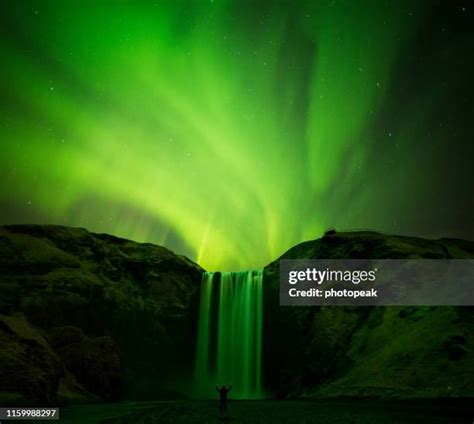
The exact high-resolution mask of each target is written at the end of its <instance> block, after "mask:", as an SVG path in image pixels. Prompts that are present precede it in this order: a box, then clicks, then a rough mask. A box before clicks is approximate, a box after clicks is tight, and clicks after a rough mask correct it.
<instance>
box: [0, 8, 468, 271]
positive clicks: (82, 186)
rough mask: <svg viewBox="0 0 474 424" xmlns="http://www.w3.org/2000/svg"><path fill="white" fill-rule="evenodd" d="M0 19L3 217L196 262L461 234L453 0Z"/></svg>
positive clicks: (458, 27)
mask: <svg viewBox="0 0 474 424" xmlns="http://www.w3.org/2000/svg"><path fill="white" fill-rule="evenodd" d="M356 3H357V4H356ZM0 11H1V17H0V19H1V21H2V22H1V29H0V32H1V38H0V49H1V54H2V67H1V71H0V75H1V78H0V87H1V88H0V92H1V98H2V101H1V105H0V138H1V146H2V153H1V156H0V176H1V179H2V185H1V187H0V209H1V210H0V223H2V224H10V223H47V224H63V225H71V226H82V227H86V228H88V229H89V230H91V231H95V232H107V233H111V234H114V235H117V236H121V237H126V238H130V239H133V240H137V241H147V242H153V243H157V244H163V245H165V246H167V247H169V248H170V249H172V250H175V251H176V252H178V253H183V254H186V255H188V256H189V257H190V258H191V259H193V260H196V261H197V262H199V263H200V264H201V265H202V266H203V267H204V268H206V269H208V270H238V269H246V268H251V267H261V266H263V265H265V264H267V263H268V262H270V261H271V260H274V259H276V258H277V257H278V256H279V255H280V254H281V253H282V252H283V251H285V250H286V249H288V248H289V247H291V246H293V245H295V244H296V243H299V242H301V241H303V240H308V239H314V238H316V237H319V236H320V235H321V234H322V232H323V231H324V230H325V229H326V228H328V227H335V228H337V229H341V230H342V229H360V228H364V229H365V228H370V229H375V230H379V231H384V232H389V233H401V234H411V235H421V236H425V237H441V236H446V237H461V238H474V227H473V223H472V216H473V215H474V200H473V199H474V196H473V193H472V171H471V169H470V166H471V162H472V157H473V153H474V152H473V143H472V134H473V128H472V117H473V99H474V98H473V90H472V75H474V65H473V59H472V56H473V54H472V52H473V46H474V37H473V34H474V33H473V30H472V28H473V25H472V24H473V6H472V4H471V3H470V2H450V1H446V2H438V3H435V2H414V1H375V0H373V1H372V0H368V1H364V2H360V3H359V2H353V1H337V0H334V1H320V2H319V1H313V2H306V1H295V2H285V1H279V0H275V1H262V2H257V1H255V2H253V1H220V0H214V1H212V0H211V1H171V0H170V1H94V2H92V1H91V2H88V1H5V2H2V5H1V6H0Z"/></svg>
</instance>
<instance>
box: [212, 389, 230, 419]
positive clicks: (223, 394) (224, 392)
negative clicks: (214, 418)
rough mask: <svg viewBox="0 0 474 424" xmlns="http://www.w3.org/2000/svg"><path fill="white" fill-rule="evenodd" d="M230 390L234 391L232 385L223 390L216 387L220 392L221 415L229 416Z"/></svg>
mask: <svg viewBox="0 0 474 424" xmlns="http://www.w3.org/2000/svg"><path fill="white" fill-rule="evenodd" d="M230 389H232V384H231V385H230V386H228V387H226V386H222V387H221V388H219V386H216V390H217V391H218V392H219V411H220V413H221V414H227V393H229V392H230Z"/></svg>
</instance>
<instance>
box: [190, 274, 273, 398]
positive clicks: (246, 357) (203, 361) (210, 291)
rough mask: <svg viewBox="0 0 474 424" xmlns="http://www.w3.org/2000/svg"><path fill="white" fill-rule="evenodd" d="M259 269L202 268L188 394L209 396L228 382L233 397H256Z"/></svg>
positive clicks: (259, 394)
mask: <svg viewBox="0 0 474 424" xmlns="http://www.w3.org/2000/svg"><path fill="white" fill-rule="evenodd" d="M262 279H263V270H250V271H241V272H222V273H221V272H206V273H204V275H203V281H202V286H201V297H200V310H199V322H198V333H197V347H196V368H195V376H194V377H195V383H194V386H195V388H194V395H195V396H196V397H198V398H215V397H216V389H215V386H216V385H218V386H223V385H225V386H229V385H232V393H231V396H232V398H234V399H260V398H263V397H264V391H263V387H262V319H263V298H262V296H263V286H262Z"/></svg>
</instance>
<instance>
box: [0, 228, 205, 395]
mask: <svg viewBox="0 0 474 424" xmlns="http://www.w3.org/2000/svg"><path fill="white" fill-rule="evenodd" d="M201 273H202V269H201V268H200V267H199V266H198V265H196V264H195V263H193V262H191V261H190V260H189V259H187V258H185V257H181V256H178V255H175V254H174V253H173V252H171V251H170V250H168V249H166V248H164V247H161V246H154V245H152V244H141V243H135V242H132V241H129V240H124V239H120V238H117V237H113V236H109V235H104V234H93V233H90V232H88V231H87V230H85V229H82V228H68V227H60V226H37V225H16V226H4V227H0V314H3V315H0V318H1V319H0V340H1V344H0V396H1V393H2V392H4V397H5V396H7V394H8V396H9V397H11V396H13V397H16V398H18V399H22V398H26V399H28V400H37V401H44V400H46V399H49V400H55V399H56V398H57V397H59V399H60V400H61V399H62V400H76V399H83V400H86V399H93V398H95V397H99V398H102V399H107V400H108V399H116V398H118V397H120V396H127V397H143V396H150V397H152V396H154V395H157V392H158V394H159V395H160V396H166V391H179V390H180V389H182V388H183V387H181V386H182V385H183V384H184V383H185V377H187V376H189V375H190V373H191V368H192V364H193V355H194V346H193V344H194V338H193V333H194V324H195V323H194V318H195V316H196V305H197V302H196V300H197V294H198V288H199V284H200V280H201ZM124 388H125V391H124ZM145 394H146V395H145Z"/></svg>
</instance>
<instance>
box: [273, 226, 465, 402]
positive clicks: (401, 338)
mask: <svg viewBox="0 0 474 424" xmlns="http://www.w3.org/2000/svg"><path fill="white" fill-rule="evenodd" d="M309 258H312V259H323V258H324V259H338V258H340V259H343V258H346V259H350V258H353V259H357V258H372V259H384V258H387V259H388V258H392V259H397V258H399V259H402V258H434V259H436V258H474V243H473V242H469V241H464V240H455V239H440V240H426V239H422V238H415V237H401V236H388V235H383V234H379V233H375V232H365V231H364V232H346V233H337V232H336V233H333V234H329V235H326V236H324V237H322V238H320V239H318V240H313V241H308V242H304V243H301V244H298V245H297V246H294V247H293V248H291V249H290V250H288V251H287V252H286V253H285V254H283V255H282V257H281V258H280V259H309ZM278 278H279V265H278V260H276V261H274V262H272V263H271V264H270V265H268V266H267V267H266V268H265V273H264V281H265V288H266V292H265V301H266V303H265V311H266V317H267V320H266V321H265V324H266V327H265V330H264V334H265V340H264V346H265V356H266V358H267V366H266V381H267V383H268V384H269V385H270V387H274V388H275V389H276V391H277V393H278V394H279V395H280V396H291V395H293V396H300V395H304V396H313V397H314V396H318V397H339V396H342V397H346V396H347V397H351V396H356V397H360V396H363V397H365V396H368V397H395V398H405V397H408V398H413V397H421V398H425V397H464V396H466V397H467V396H469V397H472V396H474V308H472V307H433V306H432V307H279V306H278V303H279V299H278V284H279V280H278Z"/></svg>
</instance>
